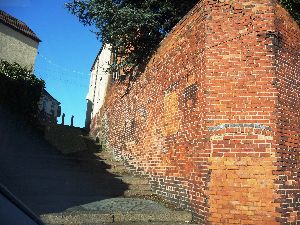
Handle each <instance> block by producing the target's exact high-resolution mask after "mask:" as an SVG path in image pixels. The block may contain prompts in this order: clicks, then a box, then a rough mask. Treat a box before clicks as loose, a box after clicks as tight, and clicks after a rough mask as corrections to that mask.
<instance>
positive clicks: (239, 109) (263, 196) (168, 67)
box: [91, 0, 300, 225]
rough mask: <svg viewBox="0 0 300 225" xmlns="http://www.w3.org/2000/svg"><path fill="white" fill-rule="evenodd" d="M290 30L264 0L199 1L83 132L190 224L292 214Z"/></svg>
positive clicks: (294, 164)
mask: <svg viewBox="0 0 300 225" xmlns="http://www.w3.org/2000/svg"><path fill="white" fill-rule="evenodd" d="M299 37H300V30H299V27H298V25H297V24H296V23H295V21H293V20H292V19H291V18H290V17H289V15H288V14H287V12H286V11H285V10H284V9H283V8H282V7H281V6H279V5H278V4H277V3H276V2H274V1H271V0H260V1H254V0H252V1H249V0H242V1H229V0H228V1H226V0H224V1H216V0H203V1H200V2H199V3H198V5H197V6H196V7H195V8H194V9H193V10H192V11H191V12H190V13H189V14H188V15H187V16H186V17H185V18H184V19H183V20H182V21H181V22H180V23H179V24H178V25H177V26H176V27H175V28H174V30H173V31H172V32H171V33H170V34H169V35H168V37H166V38H165V40H164V41H163V42H162V43H161V46H160V48H159V49H158V51H157V53H156V54H155V55H154V56H153V58H152V59H151V61H150V62H149V64H148V65H147V68H146V70H145V72H144V73H143V74H142V76H141V77H140V78H139V79H138V81H136V82H135V83H133V85H132V88H131V90H130V92H129V94H127V95H125V96H124V93H125V89H126V84H124V85H123V84H113V85H111V87H110V88H109V90H108V93H107V97H106V101H105V104H104V106H103V107H102V108H101V110H100V112H99V113H98V115H97V116H96V117H95V118H94V120H93V121H92V125H91V134H92V135H94V136H98V137H99V139H100V140H101V142H102V143H103V144H105V146H106V148H107V149H108V150H110V151H112V152H113V153H114V155H115V157H116V158H117V159H119V160H123V161H124V162H125V163H126V164H127V166H128V167H129V168H131V170H132V171H133V172H134V173H137V174H142V175H146V176H148V177H149V179H150V181H151V184H152V187H153V189H154V190H155V191H156V192H157V193H158V194H159V195H161V196H163V197H165V198H167V199H169V200H170V201H172V202H175V203H177V204H179V205H181V206H182V207H183V208H186V209H188V210H190V211H192V212H193V214H194V217H195V219H197V220H198V221H200V222H203V223H205V224H260V225H261V224H268V225H269V224H280V223H282V224H297V222H300V218H299V192H300V188H299V187H300V184H299V172H300V171H299V161H300V157H299V147H298V146H299V125H300V124H299V121H298V120H299V118H300V117H299V116H300V115H299V94H300V90H299V85H298V83H299V82H300V80H299V78H300V74H299V61H300V60H299V52H300V51H299V43H300V42H299V41H300V40H299Z"/></svg>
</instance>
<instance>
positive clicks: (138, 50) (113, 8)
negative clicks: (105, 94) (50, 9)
mask: <svg viewBox="0 0 300 225" xmlns="http://www.w3.org/2000/svg"><path fill="white" fill-rule="evenodd" d="M69 1H70V2H68V3H66V7H67V9H68V10H69V11H70V12H71V13H72V14H74V15H76V16H77V17H78V18H79V21H80V22H82V23H83V24H84V25H89V26H90V25H94V26H95V27H96V29H97V31H96V32H95V33H96V34H97V36H98V37H100V38H101V39H102V41H103V42H104V43H110V44H112V46H113V47H114V52H115V54H116V58H118V59H119V60H118V61H115V64H112V65H111V69H112V72H116V71H119V70H120V69H122V70H123V72H125V73H127V74H129V75H130V76H132V75H133V74H134V73H132V72H133V71H140V70H141V69H142V68H143V66H144V65H145V64H146V63H147V61H148V60H149V58H150V56H151V55H152V53H153V52H154V51H155V49H156V48H157V46H158V44H159V42H160V41H161V40H162V39H163V38H164V37H165V36H166V34H168V33H169V32H170V31H171V29H172V28H173V26H174V25H175V24H176V23H177V22H178V21H179V20H180V19H181V18H182V17H183V16H184V15H185V14H186V13H187V12H188V11H189V10H190V9H191V8H192V7H193V6H194V5H195V4H196V3H197V2H198V1H199V0H189V1H187V0H69ZM279 2H280V3H281V4H282V5H283V6H284V7H285V8H286V9H287V10H288V11H289V12H290V13H291V15H292V16H293V17H294V18H295V19H296V20H297V21H298V23H300V12H299V8H300V0H279ZM120 59H121V60H120ZM137 69H138V70H137ZM131 78H132V77H131Z"/></svg>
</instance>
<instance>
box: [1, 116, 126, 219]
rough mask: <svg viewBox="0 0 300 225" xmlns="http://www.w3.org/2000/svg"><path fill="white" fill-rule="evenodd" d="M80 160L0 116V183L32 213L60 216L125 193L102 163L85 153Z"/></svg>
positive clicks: (120, 184)
mask: <svg viewBox="0 0 300 225" xmlns="http://www.w3.org/2000/svg"><path fill="white" fill-rule="evenodd" d="M80 157H81V158H78V157H76V155H69V156H66V155H62V154H61V153H60V152H59V151H58V150H56V149H55V148H53V147H51V146H49V145H48V144H47V142H46V141H44V140H43V139H42V138H40V137H38V136H36V135H35V134H33V133H31V132H29V131H28V130H26V131H25V129H21V128H19V127H17V126H16V125H15V124H14V121H9V120H7V118H6V117H4V115H3V114H1V116H0V182H1V183H2V184H3V185H4V186H6V187H7V188H8V189H9V190H10V191H11V192H12V193H14V194H15V195H16V196H17V197H18V198H19V199H21V200H22V201H23V202H24V203H25V204H26V205H27V206H28V207H29V208H31V209H32V210H33V211H34V212H35V213H37V214H39V215H40V214H45V213H54V212H62V211H64V210H66V209H68V208H71V207H74V206H78V205H82V204H86V203H90V202H94V201H99V200H103V199H107V198H111V197H116V196H119V195H122V193H123V191H125V190H126V189H127V185H126V184H125V183H123V182H122V181H120V180H119V179H116V178H115V177H114V176H113V175H112V174H110V173H108V172H106V171H105V165H104V164H103V162H100V161H96V160H92V158H91V157H92V156H90V155H89V154H88V153H86V154H81V155H80ZM99 170H100V171H101V172H100V173H99ZM112 187H113V188H112Z"/></svg>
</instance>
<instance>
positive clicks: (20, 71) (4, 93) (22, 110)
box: [0, 60, 45, 124]
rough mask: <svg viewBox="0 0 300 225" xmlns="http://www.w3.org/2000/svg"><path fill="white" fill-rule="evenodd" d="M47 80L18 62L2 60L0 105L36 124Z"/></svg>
mask: <svg viewBox="0 0 300 225" xmlns="http://www.w3.org/2000/svg"><path fill="white" fill-rule="evenodd" d="M44 87H45V82H44V81H43V80H40V79H38V78H37V77H36V76H35V75H33V74H32V72H31V71H30V70H27V69H26V68H23V67H22V66H20V65H19V64H17V63H14V64H10V63H8V62H7V61H3V60H1V61H0V105H1V106H2V107H4V108H6V109H8V110H10V112H12V113H14V114H17V116H19V117H21V119H22V120H24V121H27V122H29V123H31V124H36V121H37V115H38V104H37V103H38V101H39V99H40V97H41V93H42V90H43V88H44Z"/></svg>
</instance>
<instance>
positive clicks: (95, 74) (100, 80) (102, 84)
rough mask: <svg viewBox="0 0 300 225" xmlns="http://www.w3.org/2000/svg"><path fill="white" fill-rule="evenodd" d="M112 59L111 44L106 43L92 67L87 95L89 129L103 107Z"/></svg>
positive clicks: (86, 123) (86, 125)
mask: <svg viewBox="0 0 300 225" xmlns="http://www.w3.org/2000/svg"><path fill="white" fill-rule="evenodd" d="M110 61H111V46H110V45H109V44H104V45H103V46H102V49H100V51H99V53H98V55H97V57H96V59H95V61H94V63H93V66H92V68H91V78H90V86H89V91H88V94H87V96H86V99H87V111H86V121H85V127H86V129H89V127H90V123H91V120H92V119H93V117H94V116H95V115H96V114H97V112H99V110H100V108H101V107H102V105H103V103H104V100H105V95H106V91H107V87H108V84H109V80H110V73H109V72H108V68H109V65H110Z"/></svg>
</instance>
